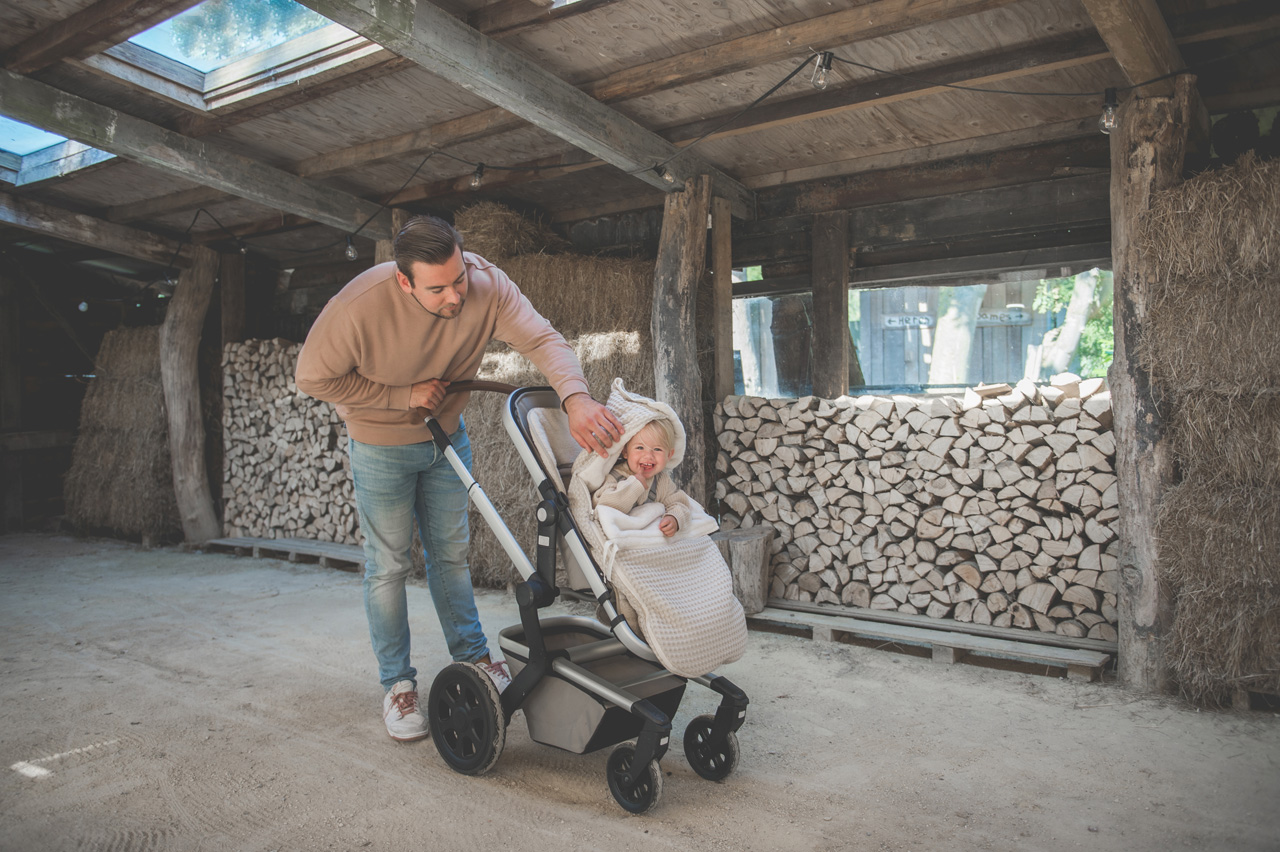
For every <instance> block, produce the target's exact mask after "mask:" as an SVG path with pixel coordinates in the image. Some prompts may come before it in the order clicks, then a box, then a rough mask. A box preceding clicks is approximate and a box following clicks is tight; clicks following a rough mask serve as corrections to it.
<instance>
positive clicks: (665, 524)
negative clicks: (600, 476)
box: [591, 417, 691, 538]
mask: <svg viewBox="0 0 1280 852" xmlns="http://www.w3.org/2000/svg"><path fill="white" fill-rule="evenodd" d="M675 443H676V434H675V429H673V428H672V426H671V422H670V421H669V420H667V419H666V418H664V417H659V418H657V419H654V420H650V421H649V422H648V423H647V424H645V426H644V427H643V428H641V429H640V431H639V432H637V433H636V434H635V435H633V436H632V438H631V440H629V441H627V443H626V445H625V446H624V447H623V449H622V455H621V456H620V457H619V458H618V463H617V465H615V466H614V468H613V469H612V470H611V471H609V473H608V475H607V476H606V477H605V480H604V484H603V485H601V486H600V488H598V489H596V491H595V493H594V494H592V496H591V505H592V507H595V508H598V507H600V506H608V507H609V508H611V509H617V510H618V511H619V512H623V513H628V514H629V513H630V512H631V511H632V510H633V509H635V508H636V507H637V506H642V505H644V504H646V503H648V502H650V501H651V500H653V501H656V502H659V503H662V505H663V507H664V508H665V509H666V514H664V515H663V516H662V519H661V520H660V521H659V523H658V529H659V530H661V532H662V534H663V535H665V536H666V537H668V538H670V537H671V536H673V535H675V534H676V531H677V530H680V529H682V528H683V527H685V526H687V525H688V523H689V517H690V514H691V508H690V503H689V496H688V495H687V494H685V493H684V491H682V490H680V489H679V488H677V487H676V484H675V483H674V482H672V480H671V475H670V474H669V473H667V472H666V467H667V460H668V459H669V458H670V457H671V452H672V450H673V448H674V447H675Z"/></svg>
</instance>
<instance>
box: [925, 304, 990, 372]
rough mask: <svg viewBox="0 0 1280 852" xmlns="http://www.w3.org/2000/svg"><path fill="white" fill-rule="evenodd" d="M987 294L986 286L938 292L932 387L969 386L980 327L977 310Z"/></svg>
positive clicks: (930, 369) (931, 370)
mask: <svg viewBox="0 0 1280 852" xmlns="http://www.w3.org/2000/svg"><path fill="white" fill-rule="evenodd" d="M986 295H987V285H986V284H976V285H973V286H971V287H943V288H942V290H941V291H940V292H939V293H938V327H937V329H935V332H936V333H935V334H934V337H933V349H932V357H931V360H930V362H929V384H931V385H963V384H967V383H968V381H969V358H970V355H971V353H972V350H973V335H974V332H975V331H977V328H978V308H979V307H980V306H981V305H982V299H983V298H984V297H985V296H986Z"/></svg>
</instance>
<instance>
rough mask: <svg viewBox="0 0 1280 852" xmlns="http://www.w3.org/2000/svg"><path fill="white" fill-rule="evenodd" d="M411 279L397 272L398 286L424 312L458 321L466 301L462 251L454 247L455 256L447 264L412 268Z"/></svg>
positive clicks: (465, 272) (397, 270)
mask: <svg viewBox="0 0 1280 852" xmlns="http://www.w3.org/2000/svg"><path fill="white" fill-rule="evenodd" d="M409 271H410V272H412V273H413V277H412V279H410V278H407V277H405V275H404V273H403V272H401V271H400V270H399V269H396V283H398V284H399V285H400V289H401V290H403V291H405V292H406V293H408V294H409V297H410V298H411V299H413V300H414V301H415V302H417V303H418V304H419V305H421V306H422V309H423V310H425V311H426V312H427V313H429V314H432V315H433V316H437V317H440V318H441V319H457V317H458V314H460V313H462V306H463V304H464V303H466V301H467V266H466V264H465V263H463V262H462V249H460V248H458V247H456V246H455V247H454V249H453V257H451V258H449V259H448V260H446V261H445V262H444V263H440V264H433V263H423V262H422V261H420V260H415V261H414V262H413V263H412V264H410V265H409Z"/></svg>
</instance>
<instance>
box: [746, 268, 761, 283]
mask: <svg viewBox="0 0 1280 852" xmlns="http://www.w3.org/2000/svg"><path fill="white" fill-rule="evenodd" d="M746 280H748V281H763V280H764V267H762V266H748V267H747V279H746Z"/></svg>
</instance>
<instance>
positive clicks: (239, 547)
mask: <svg viewBox="0 0 1280 852" xmlns="http://www.w3.org/2000/svg"><path fill="white" fill-rule="evenodd" d="M207 545H208V546H209V547H211V548H214V549H218V550H230V551H231V552H233V553H235V554H236V555H238V556H254V557H258V558H260V557H264V556H266V557H272V558H279V557H283V558H285V559H288V560H289V561H290V562H312V561H317V562H319V563H320V564H321V565H323V566H324V567H326V568H341V569H342V570H344V571H363V570H364V548H362V547H359V546H357V545H354V544H335V543H334V542H331V541H309V540H307V539H305V538H215V539H211V540H210V541H208V542H207Z"/></svg>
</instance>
